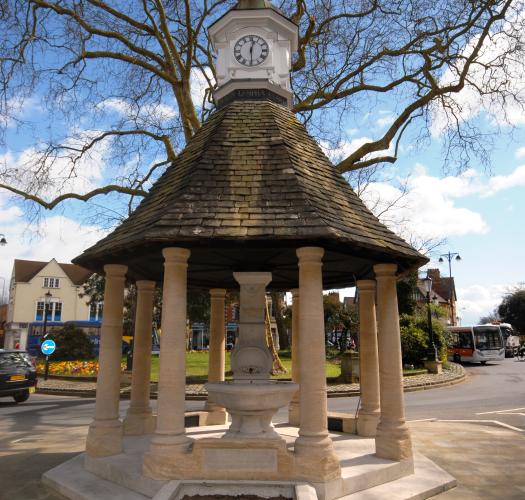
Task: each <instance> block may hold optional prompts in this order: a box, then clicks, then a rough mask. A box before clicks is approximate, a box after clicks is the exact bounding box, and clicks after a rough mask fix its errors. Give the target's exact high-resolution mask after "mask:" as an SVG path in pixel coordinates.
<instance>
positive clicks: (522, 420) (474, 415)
mask: <svg viewBox="0 0 525 500" xmlns="http://www.w3.org/2000/svg"><path fill="white" fill-rule="evenodd" d="M465 368H466V370H467V373H468V381H467V382H465V383H462V384H458V385H454V386H450V387H443V388H441V389H430V390H427V391H419V392H409V393H406V394H405V411H406V418H407V420H422V419H429V418H438V419H440V420H454V419H459V420H498V421H500V422H502V423H505V424H508V425H510V426H513V427H516V428H518V429H522V430H525V361H518V360H517V359H516V358H509V359H505V360H504V361H501V362H498V363H492V364H487V365H485V366H481V365H478V364H471V365H465ZM357 403H358V398H333V399H329V400H328V406H329V409H330V410H332V411H344V412H350V413H353V412H355V410H356V406H357Z"/></svg>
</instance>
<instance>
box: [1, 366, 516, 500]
mask: <svg viewBox="0 0 525 500" xmlns="http://www.w3.org/2000/svg"><path fill="white" fill-rule="evenodd" d="M466 369H467V372H468V374H469V377H468V380H467V382H465V383H462V384H458V385H455V386H450V387H445V388H441V389H432V390H427V391H420V392H412V393H407V394H406V395H405V397H406V414H407V419H408V420H409V421H412V422H411V423H410V426H411V429H412V432H413V435H414V443H415V446H416V448H419V449H423V448H424V451H425V453H426V454H427V455H428V456H430V458H432V459H433V460H435V461H436V462H437V463H438V464H439V465H441V466H442V467H444V468H445V469H447V470H448V471H449V472H451V473H453V474H454V475H456V477H457V478H458V480H459V482H460V486H459V487H458V488H456V490H453V491H452V492H449V493H445V494H443V495H441V496H440V497H443V499H445V498H447V500H448V499H449V498H450V499H452V498H455V499H461V500H464V499H467V498H468V499H470V498H472V499H475V498H476V499H477V498H484V499H485V498H487V499H488V498H494V499H495V498H499V499H501V498H505V499H510V498H516V499H518V498H525V479H522V478H525V469H524V465H523V463H524V462H523V459H522V456H521V454H522V450H523V449H524V446H525V433H523V432H522V431H523V430H524V429H525V385H524V381H525V362H519V361H515V360H513V359H507V360H505V361H503V362H501V363H497V364H496V363H494V364H491V365H487V366H475V365H472V366H467V367H466ZM11 401H12V400H10V399H0V485H1V488H0V499H5V500H8V499H9V500H27V499H35V500H57V499H56V497H55V496H52V495H51V494H49V493H48V492H47V491H46V490H45V489H44V488H43V487H42V486H41V485H40V483H39V478H40V476H41V475H42V473H43V472H45V471H46V470H48V469H50V468H52V467H54V466H55V465H58V464H59V463H61V462H63V461H65V460H67V459H69V458H71V457H72V456H74V455H75V454H77V453H79V452H81V451H83V448H84V444H85V436H86V432H87V425H88V424H89V422H90V421H91V419H92V415H93V412H94V400H93V399H83V398H72V397H56V396H45V395H39V394H36V395H32V396H31V398H30V399H29V400H28V401H27V402H26V403H23V404H19V405H15V404H13V403H12V402H11ZM357 403H358V398H332V399H329V408H330V409H331V410H333V411H345V412H352V413H353V412H355V410H356V405H357ZM128 404H129V402H128V401H123V402H122V403H121V412H122V415H124V414H125V411H126V409H127V407H128ZM152 405H153V406H156V401H152ZM202 405H203V402H199V401H187V402H186V407H187V409H188V410H195V409H199V408H201V407H202ZM284 418H285V413H284V412H280V414H279V415H278V418H277V419H276V420H277V421H283V420H284ZM428 419H439V420H440V422H430V421H427V420H428ZM449 420H462V421H465V422H461V423H458V422H454V423H448V422H446V421H449ZM477 420H497V421H499V422H502V423H503V424H504V425H507V426H510V427H494V426H492V427H489V426H477V427H473V425H472V424H471V423H469V421H477ZM443 421H445V422H443ZM474 425H475V424H474ZM469 426H470V427H469ZM472 429H475V432H474V433H472ZM479 429H481V430H479ZM467 433H471V435H468V436H467V441H468V442H469V447H468V452H470V453H471V454H473V456H472V457H470V456H469V455H468V453H467V452H466V451H465V448H464V444H463V443H464V439H465V436H466V434H467ZM473 434H476V436H477V435H479V436H480V439H479V443H478V444H476V443H475V442H474V440H473V437H474V436H473ZM438 441H439V443H438ZM483 447H485V448H487V447H488V452H487V450H486V449H485V448H483ZM428 450H430V452H429V451H428ZM496 451H497V453H496ZM498 454H499V455H500V456H501V459H497V456H498ZM514 455H516V457H515V460H513V457H514ZM476 460H477V462H476V463H477V467H478V469H479V470H483V471H487V474H485V472H484V473H483V478H484V480H480V477H481V476H476V475H475V474H474V475H473V474H472V473H471V470H470V467H471V463H472V462H473V461H476ZM462 467H463V469H462ZM510 468H511V469H512V473H511V475H510V476H509V474H510V473H509V472H508V470H510ZM507 469H508V470H507ZM502 471H505V473H503V472H502ZM512 474H513V475H512ZM502 478H505V479H504V480H505V481H506V483H505V484H507V483H509V482H510V483H511V486H512V488H511V489H510V490H509V491H507V492H506V493H504V494H502V492H503V491H505V490H504V489H503V490H502V489H501V488H500V487H496V486H497V482H498V481H500V482H501V481H503V479H502ZM487 481H488V482H489V483H488V484H489V485H492V486H491V487H488V486H487V485H486V483H487ZM520 481H521V482H520ZM518 483H519V484H518ZM504 486H505V485H502V487H504ZM492 491H494V492H495V495H494V496H490V494H489V493H490V492H492ZM474 492H475V493H474Z"/></svg>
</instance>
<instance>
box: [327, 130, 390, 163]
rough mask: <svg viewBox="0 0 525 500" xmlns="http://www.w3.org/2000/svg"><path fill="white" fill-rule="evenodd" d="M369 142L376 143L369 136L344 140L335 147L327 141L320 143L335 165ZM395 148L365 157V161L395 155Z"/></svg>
mask: <svg viewBox="0 0 525 500" xmlns="http://www.w3.org/2000/svg"><path fill="white" fill-rule="evenodd" d="M367 142H374V139H371V138H370V137H367V136H362V137H355V138H354V139H351V140H343V141H341V142H340V143H339V144H337V145H336V146H335V147H333V146H331V145H330V144H329V143H328V142H327V141H320V143H319V145H320V146H321V149H322V150H323V152H324V154H325V155H326V156H328V158H329V160H330V161H331V162H332V163H333V164H334V165H335V164H337V163H339V162H340V161H341V160H344V159H345V158H346V157H348V156H349V155H351V154H352V153H353V152H354V151H356V150H357V149H358V148H360V147H361V146H362V145H363V144H366V143H367ZM393 151H394V148H393V146H391V147H390V148H389V149H388V150H386V151H378V152H377V153H371V154H369V155H366V156H364V157H363V160H366V159H369V158H375V157H377V156H384V155H391V154H393Z"/></svg>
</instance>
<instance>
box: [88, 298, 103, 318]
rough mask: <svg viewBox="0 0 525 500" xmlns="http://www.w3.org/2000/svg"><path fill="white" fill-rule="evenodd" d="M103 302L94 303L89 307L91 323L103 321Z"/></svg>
mask: <svg viewBox="0 0 525 500" xmlns="http://www.w3.org/2000/svg"><path fill="white" fill-rule="evenodd" d="M103 310H104V303H103V302H93V303H92V304H90V305H89V321H102V311H103Z"/></svg>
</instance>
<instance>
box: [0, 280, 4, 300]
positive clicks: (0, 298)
mask: <svg viewBox="0 0 525 500" xmlns="http://www.w3.org/2000/svg"><path fill="white" fill-rule="evenodd" d="M0 280H2V296H0V305H3V303H4V296H5V278H3V277H2V276H0Z"/></svg>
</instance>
